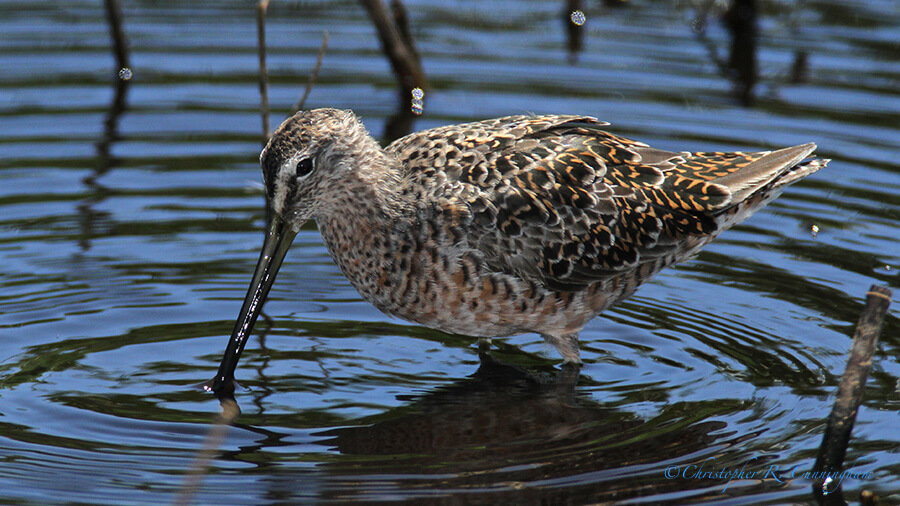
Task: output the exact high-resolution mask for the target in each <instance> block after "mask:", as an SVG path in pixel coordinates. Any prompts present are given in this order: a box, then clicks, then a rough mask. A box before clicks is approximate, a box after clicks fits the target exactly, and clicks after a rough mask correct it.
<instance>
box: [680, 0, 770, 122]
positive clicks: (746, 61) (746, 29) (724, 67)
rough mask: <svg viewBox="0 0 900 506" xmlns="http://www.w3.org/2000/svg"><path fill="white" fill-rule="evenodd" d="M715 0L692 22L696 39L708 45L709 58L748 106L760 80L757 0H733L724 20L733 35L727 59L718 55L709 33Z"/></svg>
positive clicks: (706, 5)
mask: <svg viewBox="0 0 900 506" xmlns="http://www.w3.org/2000/svg"><path fill="white" fill-rule="evenodd" d="M713 3H714V2H707V3H706V4H705V5H704V6H703V8H702V10H701V12H699V13H698V14H697V17H696V18H695V19H694V22H693V31H694V34H696V36H697V40H699V41H700V43H701V44H703V46H704V47H705V48H706V52H707V53H708V54H709V59H710V60H712V62H713V63H715V64H716V67H717V68H718V69H719V73H720V74H721V75H722V77H724V78H726V79H728V80H730V81H731V82H732V83H734V85H735V95H737V98H738V99H739V100H740V101H741V103H742V104H744V105H745V106H749V105H752V104H753V88H754V87H755V86H756V81H757V77H758V76H757V68H756V67H757V66H756V41H757V26H756V25H757V6H756V0H732V2H731V4H730V5H729V7H728V10H727V11H725V14H724V15H723V18H722V20H723V21H724V23H725V27H726V28H727V29H728V33H729V34H730V35H731V51H730V53H729V56H728V61H725V60H724V59H722V58H721V57H720V56H719V53H718V50H717V49H716V45H715V43H714V42H713V41H711V40H710V39H709V37H707V36H706V22H707V17H708V15H709V10H710V9H711V8H712V7H713Z"/></svg>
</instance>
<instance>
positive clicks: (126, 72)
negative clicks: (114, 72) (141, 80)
mask: <svg viewBox="0 0 900 506" xmlns="http://www.w3.org/2000/svg"><path fill="white" fill-rule="evenodd" d="M132 75H134V74H133V73H132V72H131V69H130V68H128V67H122V68H121V69H119V79H121V80H123V81H127V80H129V79H131V76H132Z"/></svg>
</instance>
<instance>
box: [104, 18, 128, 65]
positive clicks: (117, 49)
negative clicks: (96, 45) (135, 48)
mask: <svg viewBox="0 0 900 506" xmlns="http://www.w3.org/2000/svg"><path fill="white" fill-rule="evenodd" d="M103 6H104V8H105V9H106V20H107V21H108V22H109V34H110V35H111V36H112V41H113V52H114V53H115V55H116V65H117V66H118V68H117V69H116V71H118V70H121V69H125V68H128V67H129V65H128V41H126V40H125V31H124V30H123V29H122V6H121V5H119V0H104V1H103Z"/></svg>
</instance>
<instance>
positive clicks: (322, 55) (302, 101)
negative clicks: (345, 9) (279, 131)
mask: <svg viewBox="0 0 900 506" xmlns="http://www.w3.org/2000/svg"><path fill="white" fill-rule="evenodd" d="M326 49H328V32H322V47H320V48H319V56H317V57H316V66H315V67H313V70H312V72H310V74H309V81H307V82H306V89H305V90H303V96H302V97H300V101H299V102H297V105H295V106H294V110H293V111H291V114H292V115H293V114H294V113H296V112H297V111H299V110H300V109H303V104H305V103H306V98H307V97H309V92H311V91H312V87H313V83H315V82H316V78H318V77H319V70H320V69H321V68H322V59H323V58H325V50H326Z"/></svg>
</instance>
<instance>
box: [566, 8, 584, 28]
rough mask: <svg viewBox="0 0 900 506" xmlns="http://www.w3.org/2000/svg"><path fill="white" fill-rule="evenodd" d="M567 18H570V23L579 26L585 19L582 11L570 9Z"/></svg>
mask: <svg viewBox="0 0 900 506" xmlns="http://www.w3.org/2000/svg"><path fill="white" fill-rule="evenodd" d="M569 19H571V20H572V23H574V24H575V25H578V26H581V25H583V24H584V22H585V21H586V20H587V17H585V15H584V13H583V12H581V11H572V14H569Z"/></svg>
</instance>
